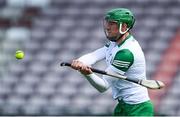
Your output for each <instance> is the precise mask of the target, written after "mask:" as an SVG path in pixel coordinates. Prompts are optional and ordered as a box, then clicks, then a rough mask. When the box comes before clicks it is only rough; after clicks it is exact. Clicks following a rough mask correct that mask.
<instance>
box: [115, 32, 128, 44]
mask: <svg viewBox="0 0 180 117" xmlns="http://www.w3.org/2000/svg"><path fill="white" fill-rule="evenodd" d="M128 35H129V32H126V33H125V34H124V35H123V36H122V37H121V38H120V39H118V40H117V41H116V43H117V44H118V45H119V44H120V43H121V42H123V41H124V40H125V39H126V37H127V36H128Z"/></svg>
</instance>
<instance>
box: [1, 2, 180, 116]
mask: <svg viewBox="0 0 180 117" xmlns="http://www.w3.org/2000/svg"><path fill="white" fill-rule="evenodd" d="M179 6H180V0H51V1H50V0H0V44H1V45H0V53H1V54H0V77H1V78H0V115H111V113H112V112H113V109H114V107H115V105H116V103H117V102H116V101H114V100H113V99H112V98H111V91H110V90H109V91H108V92H106V93H104V94H100V93H98V92H97V91H96V90H95V89H94V88H92V86H90V84H89V83H88V82H87V81H86V80H85V79H83V76H82V75H80V74H79V73H77V72H76V71H73V70H71V69H69V68H65V67H64V68H60V67H59V63H60V62H61V61H69V60H72V59H74V58H77V57H79V56H81V55H83V54H85V53H87V52H91V51H92V50H95V49H97V48H99V47H101V46H103V45H104V43H105V41H106V39H105V35H104V32H103V27H102V18H103V16H104V13H105V12H106V11H107V10H109V9H111V8H117V7H126V8H129V9H130V10H132V11H133V13H134V14H135V17H136V24H135V26H134V29H133V30H132V33H133V35H134V36H135V38H136V39H137V40H138V41H139V43H140V45H141V46H142V47H143V51H144V52H145V56H146V64H147V78H149V79H150V78H152V79H153V78H154V77H155V74H156V73H157V68H158V67H159V65H160V63H161V61H162V60H163V57H164V56H163V55H164V53H166V51H167V50H168V49H169V45H170V43H171V42H172V40H173V39H174V36H175V35H176V33H177V31H178V28H179V24H180V12H179V11H180V7H179ZM178 39H180V38H178ZM17 49H22V50H24V51H25V53H26V55H25V58H24V59H23V60H21V61H19V60H15V58H14V53H15V51H16V50H17ZM176 54H178V53H175V54H174V55H172V56H175V55H176ZM170 63H171V62H170ZM179 63H180V62H177V63H176V64H178V65H179ZM165 65H166V64H165ZM97 67H98V68H101V69H102V68H105V65H104V63H103V62H100V63H98V64H97ZM166 67H168V66H166ZM171 69H173V68H169V70H171ZM176 70H177V71H174V72H175V75H172V77H173V78H172V79H174V80H173V81H172V84H171V85H168V88H166V90H164V92H166V93H164V94H163V96H161V99H159V100H158V101H161V102H159V105H158V108H157V112H156V113H157V114H159V115H174V116H175V115H180V103H179V101H178V98H179V96H180V93H179V92H178V88H179V85H178V84H179V83H180V82H179V81H180V80H179V78H180V74H179V73H180V72H179V69H176ZM169 79H171V78H169ZM163 81H164V82H166V79H164V80H163ZM155 93H156V94H157V93H158V91H156V92H155ZM155 102H156V101H155Z"/></svg>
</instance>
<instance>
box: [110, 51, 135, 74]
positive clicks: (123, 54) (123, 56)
mask: <svg viewBox="0 0 180 117" xmlns="http://www.w3.org/2000/svg"><path fill="white" fill-rule="evenodd" d="M133 62H134V56H133V53H132V52H131V51H130V50H128V49H123V50H120V51H118V52H117V53H116V54H115V57H114V59H113V61H112V66H114V67H115V68H117V69H119V70H121V71H123V72H126V71H127V70H128V69H129V67H130V66H131V65H132V64H133Z"/></svg>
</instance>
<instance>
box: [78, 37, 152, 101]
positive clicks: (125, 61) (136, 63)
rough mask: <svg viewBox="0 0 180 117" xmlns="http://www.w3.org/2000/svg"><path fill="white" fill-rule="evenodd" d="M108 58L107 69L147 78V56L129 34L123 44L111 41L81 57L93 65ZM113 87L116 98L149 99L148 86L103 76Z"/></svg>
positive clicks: (137, 77)
mask: <svg viewBox="0 0 180 117" xmlns="http://www.w3.org/2000/svg"><path fill="white" fill-rule="evenodd" d="M103 59H105V60H106V63H107V66H108V67H107V69H106V71H113V72H115V73H117V74H121V75H126V76H127V77H129V78H135V79H146V72H145V70H146V69H145V57H144V54H143V51H142V49H141V47H140V45H139V43H138V42H137V41H136V40H135V39H134V38H133V36H131V35H129V36H128V37H127V38H126V39H125V40H124V41H123V42H122V43H121V44H119V45H117V43H116V42H109V43H108V44H106V46H105V47H102V48H100V49H98V50H96V51H94V52H92V53H89V54H87V55H85V56H82V57H81V58H79V60H80V61H81V62H83V63H85V64H87V65H92V64H94V63H96V62H97V61H99V60H103ZM103 79H105V80H106V81H107V82H108V83H109V85H110V87H111V89H112V95H113V98H114V99H119V100H121V99H122V100H123V101H125V102H127V103H129V104H137V103H141V102H145V101H147V100H149V96H148V91H147V88H145V87H142V86H140V85H138V84H135V83H132V82H129V81H125V80H121V79H115V78H112V77H110V76H105V75H104V76H103Z"/></svg>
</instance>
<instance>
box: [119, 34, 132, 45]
mask: <svg viewBox="0 0 180 117" xmlns="http://www.w3.org/2000/svg"><path fill="white" fill-rule="evenodd" d="M131 36H132V35H131V34H129V35H128V36H127V37H126V38H125V39H124V40H123V41H122V42H121V43H120V44H118V47H120V46H121V45H122V44H123V43H124V42H125V41H126V40H127V39H129V38H130V37H131Z"/></svg>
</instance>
